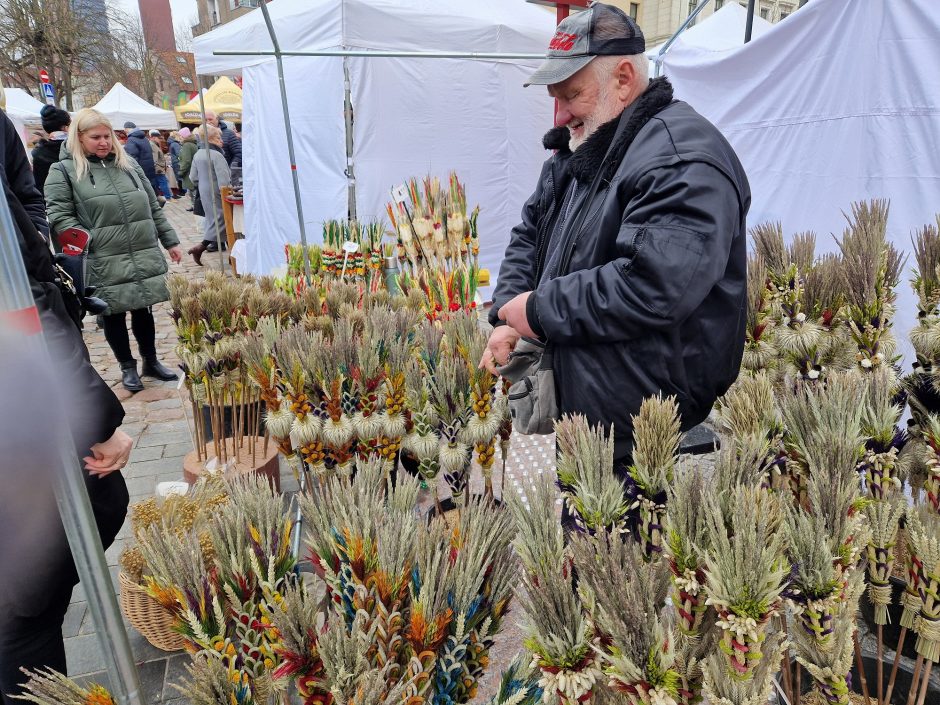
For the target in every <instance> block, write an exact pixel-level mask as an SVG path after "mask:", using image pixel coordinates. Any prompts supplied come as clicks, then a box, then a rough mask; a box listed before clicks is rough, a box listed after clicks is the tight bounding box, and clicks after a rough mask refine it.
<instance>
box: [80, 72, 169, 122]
mask: <svg viewBox="0 0 940 705" xmlns="http://www.w3.org/2000/svg"><path fill="white" fill-rule="evenodd" d="M94 108H95V110H97V111H99V112H102V113H104V114H105V115H106V116H107V117H108V119H109V120H110V121H111V125H112V126H113V127H114V129H116V130H120V129H122V128H123V126H124V123H125V122H128V121H130V122H133V123H134V124H135V125H137V127H139V128H140V129H141V130H175V129H176V128H177V127H179V126H178V125H177V123H176V117H174V115H173V112H172V111H170V110H163V109H161V108H158V107H156V106H155V105H151V104H150V103H148V102H147V101H146V100H144V99H143V98H141V97H140V96H139V95H137V94H136V93H134V92H132V91H131V90H130V89H128V88H126V87H125V86H124V84H122V83H115V84H114V86H113V87H112V88H111V90H110V91H108V92H107V93H106V94H105V96H104V98H102V99H101V100H99V101H98V102H97V103H96V104H95V105H94Z"/></svg>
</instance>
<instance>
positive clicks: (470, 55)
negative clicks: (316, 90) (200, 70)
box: [212, 5, 546, 61]
mask: <svg viewBox="0 0 940 705" xmlns="http://www.w3.org/2000/svg"><path fill="white" fill-rule="evenodd" d="M261 9H262V10H263V9H264V5H262V6H261ZM272 31H273V30H272ZM212 55H213V56H361V57H366V58H371V59H394V58H405V59H476V60H479V61H497V60H500V59H538V60H542V59H545V58H546V56H545V54H519V53H515V54H514V53H499V52H480V51H363V50H362V49H322V50H319V51H280V50H275V51H233V50H229V49H226V50H222V49H219V50H217V51H213V52H212Z"/></svg>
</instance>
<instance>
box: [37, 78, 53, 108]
mask: <svg viewBox="0 0 940 705" xmlns="http://www.w3.org/2000/svg"><path fill="white" fill-rule="evenodd" d="M40 85H41V86H42V94H43V95H44V96H45V98H46V103H47V104H48V105H55V88H53V87H52V84H51V83H42V84H40Z"/></svg>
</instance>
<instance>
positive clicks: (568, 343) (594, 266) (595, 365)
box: [480, 3, 751, 475]
mask: <svg viewBox="0 0 940 705" xmlns="http://www.w3.org/2000/svg"><path fill="white" fill-rule="evenodd" d="M644 51H645V41H644V38H643V34H642V32H641V31H640V28H639V27H638V26H637V24H636V23H635V22H634V21H633V20H632V19H631V18H630V17H629V16H628V15H627V14H626V13H624V12H623V11H622V10H620V9H618V8H616V7H613V6H610V5H604V4H601V3H595V4H594V5H592V7H591V8H589V9H587V10H585V11H583V12H579V13H577V14H576V15H572V16H571V17H569V18H568V19H566V20H564V21H563V22H562V23H561V24H560V25H559V26H558V34H556V35H555V38H554V39H553V40H552V44H551V46H550V48H549V51H548V56H549V58H548V59H547V60H546V61H545V62H544V63H543V64H542V66H541V67H540V68H539V69H538V71H536V73H535V74H533V76H532V77H531V78H530V79H529V82H528V83H527V84H526V85H529V84H539V85H546V86H547V87H548V93H549V95H550V96H552V97H553V98H555V99H556V100H557V101H558V103H557V106H558V107H557V116H556V124H557V125H558V126H559V127H557V128H555V129H554V130H552V131H550V132H549V134H547V135H546V136H545V138H544V140H543V144H544V145H545V147H546V148H548V149H552V150H555V151H554V154H553V156H552V157H551V158H550V159H549V160H548V161H547V162H546V163H545V165H544V166H543V168H542V174H541V177H540V179H539V182H538V184H537V186H536V189H535V192H534V193H533V194H532V196H531V197H530V198H529V200H528V201H527V202H526V204H525V206H524V207H523V211H522V223H520V224H519V225H518V226H516V227H515V228H514V229H513V231H512V235H511V239H510V242H509V245H508V246H507V248H506V253H505V257H504V259H503V262H502V264H501V266H500V271H499V280H498V282H497V285H496V289H495V291H494V292H493V306H492V308H491V310H490V314H489V317H490V322H491V323H492V324H493V325H494V326H495V328H494V331H493V333H492V335H491V336H490V340H489V343H488V346H487V349H486V351H485V352H484V354H483V359H482V360H481V361H480V364H481V365H482V366H485V367H487V368H489V369H491V370H493V371H494V372H495V371H496V369H497V368H496V365H502V364H505V363H506V361H507V358H508V356H509V353H510V351H511V350H512V349H513V348H514V347H515V345H516V343H517V341H519V339H520V338H521V337H527V338H532V339H537V340H539V341H541V342H544V343H545V344H546V345H547V346H548V347H550V348H551V351H552V353H553V370H554V378H555V383H556V390H557V401H558V408H559V411H560V413H562V414H583V415H585V416H586V417H587V419H588V421H589V422H590V423H592V424H600V425H602V426H604V427H605V428H606V429H608V430H609V429H610V428H611V426H613V428H614V445H615V459H616V461H617V465H616V466H615V467H619V468H621V471H622V470H623V469H624V468H625V466H626V465H628V464H629V463H630V457H631V453H632V447H633V429H632V421H631V416H632V415H635V414H636V413H638V411H639V408H640V403H641V402H642V401H643V399H644V398H645V397H649V396H653V395H657V394H664V395H675V397H676V400H677V403H678V406H679V412H680V415H681V422H682V429H683V430H688V429H689V428H691V427H693V426H695V425H697V424H699V423H701V422H702V421H703V420H704V419H705V417H706V416H707V415H708V413H709V411H710V410H711V408H712V405H713V403H714V402H715V400H716V398H717V397H718V396H720V395H721V394H723V393H724V392H725V391H726V390H727V389H728V387H729V386H730V385H731V383H732V382H733V381H734V380H735V378H736V377H737V374H738V368H739V366H740V363H741V356H742V352H743V346H744V324H745V316H746V312H747V306H746V298H747V297H746V281H745V280H746V260H747V254H746V226H745V218H746V216H747V211H748V207H749V206H750V200H751V196H750V189H749V187H748V182H747V177H746V175H745V173H744V169H743V167H742V166H741V163H740V162H739V161H738V158H737V156H736V155H735V153H734V150H733V149H732V148H731V146H730V145H729V144H728V142H727V140H725V138H724V137H723V136H722V135H721V133H720V132H719V131H718V130H717V128H715V126H714V125H712V124H711V123H709V122H708V120H706V119H705V118H703V117H702V116H701V115H699V114H698V113H696V112H695V111H694V110H693V109H692V108H691V107H690V106H689V105H688V104H686V103H683V102H682V101H678V100H674V99H673V95H672V87H671V86H670V85H669V82H668V81H667V80H666V79H656V80H653V81H650V80H649V78H648V66H649V62H648V61H647V59H646V57H645V56H644V54H643V52H644ZM625 474H626V473H625V472H623V473H622V475H625Z"/></svg>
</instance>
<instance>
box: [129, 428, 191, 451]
mask: <svg viewBox="0 0 940 705" xmlns="http://www.w3.org/2000/svg"><path fill="white" fill-rule="evenodd" d="M180 443H189V444H190V450H192V447H191V446H192V437H191V436H190V435H189V431H185V430H184V431H172V432H164V431H157V432H154V431H150V430H149V429H148V430H147V431H144V432H143V433H142V434H141V435H140V438H139V439H137V447H138V448H147V447H149V446H169V445H174V444H180ZM187 452H189V451H187Z"/></svg>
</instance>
